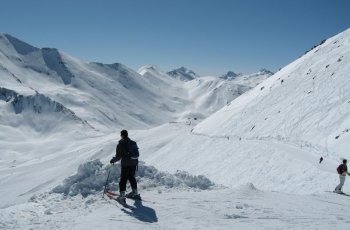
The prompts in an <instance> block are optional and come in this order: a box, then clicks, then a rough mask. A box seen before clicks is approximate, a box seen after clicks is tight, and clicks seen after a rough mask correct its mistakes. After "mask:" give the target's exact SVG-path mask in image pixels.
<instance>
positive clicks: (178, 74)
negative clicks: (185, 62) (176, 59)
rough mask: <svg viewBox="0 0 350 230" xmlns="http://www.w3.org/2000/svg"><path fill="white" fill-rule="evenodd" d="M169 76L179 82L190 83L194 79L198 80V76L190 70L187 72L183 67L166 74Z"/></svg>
mask: <svg viewBox="0 0 350 230" xmlns="http://www.w3.org/2000/svg"><path fill="white" fill-rule="evenodd" d="M167 74H168V75H169V76H171V77H172V78H175V79H178V80H181V81H191V80H193V79H195V78H198V77H199V76H198V75H197V74H196V73H195V72H193V71H192V70H189V69H187V68H185V67H180V68H178V69H174V70H172V71H169V72H167Z"/></svg>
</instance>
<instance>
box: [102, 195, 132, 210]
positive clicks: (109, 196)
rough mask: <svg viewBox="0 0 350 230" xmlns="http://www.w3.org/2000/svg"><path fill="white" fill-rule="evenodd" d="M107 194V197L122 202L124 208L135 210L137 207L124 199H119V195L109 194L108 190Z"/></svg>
mask: <svg viewBox="0 0 350 230" xmlns="http://www.w3.org/2000/svg"><path fill="white" fill-rule="evenodd" d="M106 195H107V197H108V198H109V199H111V200H115V201H117V202H118V204H120V205H121V206H122V207H123V208H127V209H130V210H135V209H136V208H135V207H133V206H130V205H128V204H127V203H126V202H122V201H120V200H118V198H117V197H115V196H113V195H110V194H108V192H107V193H106Z"/></svg>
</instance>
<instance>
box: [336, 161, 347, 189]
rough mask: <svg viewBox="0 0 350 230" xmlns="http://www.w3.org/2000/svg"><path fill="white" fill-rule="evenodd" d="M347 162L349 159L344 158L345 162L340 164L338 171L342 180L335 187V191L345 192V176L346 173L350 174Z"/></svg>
mask: <svg viewBox="0 0 350 230" xmlns="http://www.w3.org/2000/svg"><path fill="white" fill-rule="evenodd" d="M346 164H347V160H346V159H344V160H343V163H342V164H340V165H339V166H338V168H337V172H338V174H339V180H340V183H339V185H338V186H337V187H336V188H335V189H334V192H336V193H343V192H342V191H341V189H342V187H343V185H344V182H345V177H346V174H348V175H349V176H350V173H348V166H347V165H346Z"/></svg>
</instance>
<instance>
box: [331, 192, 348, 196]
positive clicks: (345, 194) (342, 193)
mask: <svg viewBox="0 0 350 230" xmlns="http://www.w3.org/2000/svg"><path fill="white" fill-rule="evenodd" d="M326 192H329V193H335V194H338V195H343V196H350V194H347V193H344V192H335V191H326Z"/></svg>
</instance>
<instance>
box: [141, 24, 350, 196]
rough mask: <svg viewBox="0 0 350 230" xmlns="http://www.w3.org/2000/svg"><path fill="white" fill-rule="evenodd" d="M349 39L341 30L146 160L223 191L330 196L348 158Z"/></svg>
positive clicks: (349, 36)
mask: <svg viewBox="0 0 350 230" xmlns="http://www.w3.org/2000/svg"><path fill="white" fill-rule="evenodd" d="M349 38H350V30H346V31H344V32H343V33H340V34H339V35H336V36H334V37H332V38H330V39H328V40H327V41H325V42H324V43H323V44H321V45H319V46H317V47H316V48H314V49H313V50H312V51H310V52H308V53H307V54H306V55H304V56H303V57H301V58H299V59H298V60H296V61H294V62H293V63H291V64H290V65H288V66H286V67H284V68H283V69H282V70H280V71H279V72H277V73H276V74H274V75H273V76H272V77H270V78H268V79H267V80H265V81H264V82H262V83H261V84H259V85H258V86H257V87H255V88H254V89H253V90H251V91H248V92H247V93H245V94H243V95H242V96H240V97H238V98H237V99H235V100H233V101H232V102H231V103H229V104H228V105H227V106H225V107H224V108H222V109H221V110H219V111H218V112H216V113H215V114H213V115H212V116H210V117H208V118H207V119H205V120H204V121H203V122H200V123H199V124H198V125H197V126H195V127H194V129H193V130H191V131H190V130H188V131H183V132H182V133H181V134H180V135H178V136H177V137H176V138H174V139H172V140H169V142H168V143H167V144H165V145H164V146H162V147H161V148H160V149H158V150H156V151H154V152H153V153H152V154H150V155H148V156H147V158H146V162H148V163H150V164H153V165H155V166H156V167H158V168H159V169H162V170H164V169H167V170H171V171H174V170H178V169H181V170H186V171H189V172H190V173H193V174H204V175H205V176H207V177H208V178H209V179H211V180H212V181H214V182H216V183H221V184H224V185H226V186H238V185H243V184H245V183H247V182H252V183H253V184H254V185H256V186H257V187H258V188H259V189H262V190H270V191H271V190H274V191H283V192H291V193H298V194H310V193H323V192H324V191H326V190H327V191H330V190H333V189H334V187H335V186H336V185H337V183H338V177H337V174H336V167H337V165H338V164H340V162H341V159H342V158H349V157H350V155H349V150H350V149H349V146H350V145H349V143H350V141H349V135H348V134H349V132H348V129H349V126H348V125H349V117H350V116H349V112H350V107H349V105H350V104H349V98H350V94H349V92H350V90H349V88H350V84H349V81H348V79H347V78H348V73H349V72H350V65H349V58H350V39H349ZM148 132H149V133H148V134H146V135H152V134H151V133H152V130H149V131H148ZM141 139H142V138H141ZM321 156H323V157H324V161H323V163H322V164H319V158H320V157H321ZM188 159H190V160H188ZM349 188H350V187H349V184H345V187H344V190H345V191H349Z"/></svg>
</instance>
